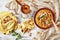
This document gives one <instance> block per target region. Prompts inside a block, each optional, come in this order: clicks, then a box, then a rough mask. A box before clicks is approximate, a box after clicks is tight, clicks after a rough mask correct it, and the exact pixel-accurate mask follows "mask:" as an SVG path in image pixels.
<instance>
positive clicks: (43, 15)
mask: <svg viewBox="0 0 60 40" xmlns="http://www.w3.org/2000/svg"><path fill="white" fill-rule="evenodd" d="M45 16H46V14H42V16H39V17H38V20H40V19H41V18H44V17H45Z"/></svg>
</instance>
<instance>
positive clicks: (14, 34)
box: [12, 31, 21, 40]
mask: <svg viewBox="0 0 60 40" xmlns="http://www.w3.org/2000/svg"><path fill="white" fill-rule="evenodd" d="M12 36H17V38H16V40H19V39H21V35H20V34H18V33H16V32H15V31H13V34H12Z"/></svg>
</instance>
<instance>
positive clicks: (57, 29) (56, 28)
mask: <svg viewBox="0 0 60 40" xmlns="http://www.w3.org/2000/svg"><path fill="white" fill-rule="evenodd" d="M52 23H53V25H54V27H55V30H56V31H59V28H58V27H57V25H56V24H55V22H54V21H53V20H52Z"/></svg>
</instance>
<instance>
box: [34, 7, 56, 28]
mask: <svg viewBox="0 0 60 40" xmlns="http://www.w3.org/2000/svg"><path fill="white" fill-rule="evenodd" d="M43 9H47V10H50V11H51V12H52V15H53V20H54V22H55V18H56V15H55V12H54V11H53V10H51V9H50V8H47V7H43V8H40V9H38V10H37V11H36V12H35V15H34V22H35V24H36V26H37V27H38V28H40V29H48V28H51V27H52V26H53V24H51V25H50V26H49V27H47V28H43V27H40V26H39V25H37V23H36V20H35V19H36V14H37V12H39V11H40V10H43Z"/></svg>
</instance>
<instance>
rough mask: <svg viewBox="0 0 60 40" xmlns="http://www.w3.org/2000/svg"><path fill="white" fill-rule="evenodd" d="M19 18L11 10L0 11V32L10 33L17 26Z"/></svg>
mask: <svg viewBox="0 0 60 40" xmlns="http://www.w3.org/2000/svg"><path fill="white" fill-rule="evenodd" d="M16 25H17V18H16V17H15V16H13V15H12V13H10V12H0V32H1V33H4V34H9V33H10V32H11V31H12V30H14V29H16V28H17V26H16Z"/></svg>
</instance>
